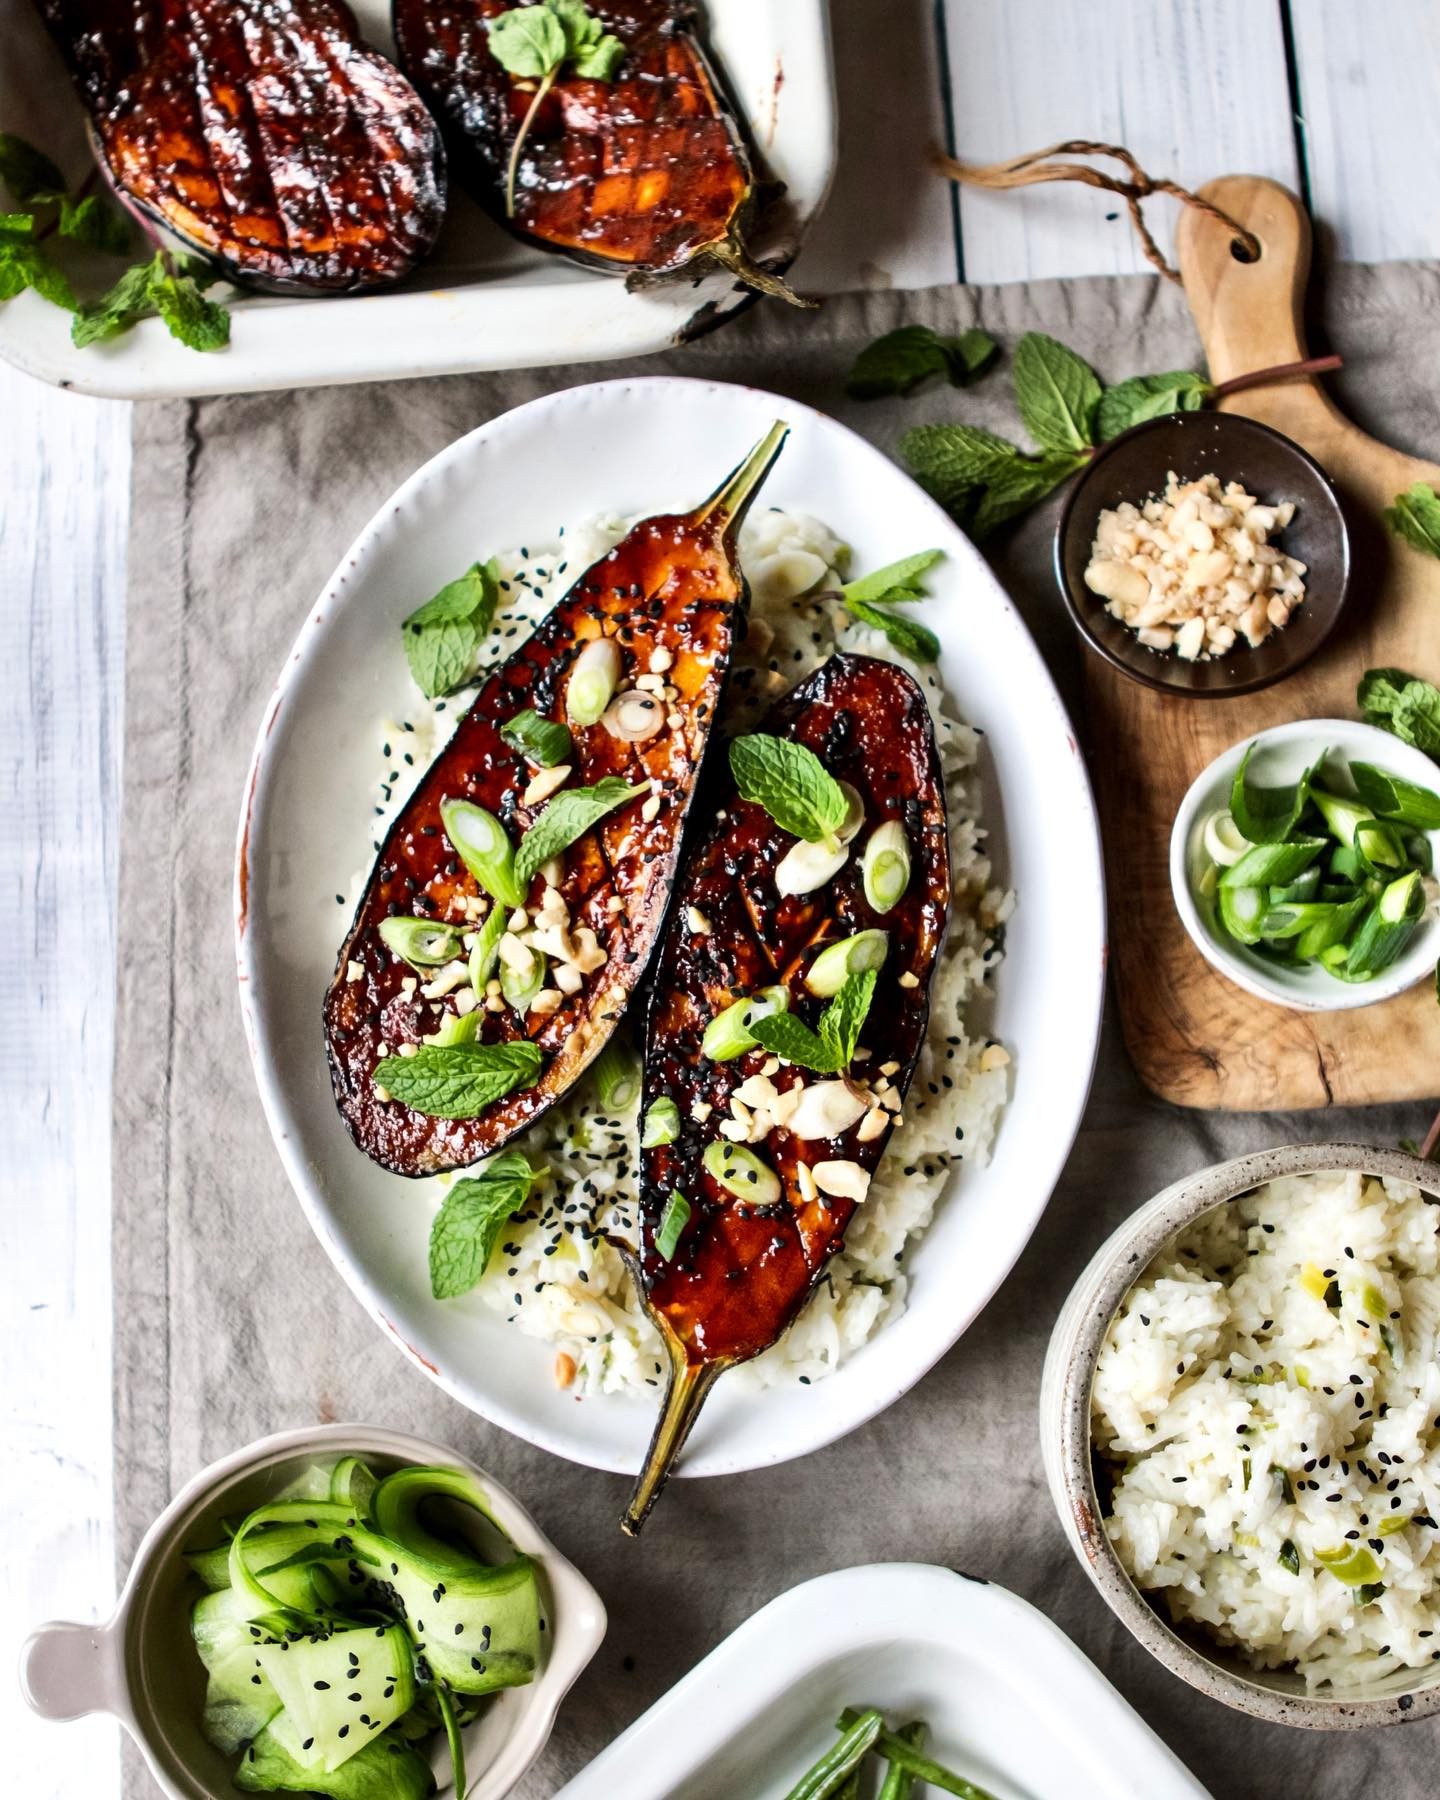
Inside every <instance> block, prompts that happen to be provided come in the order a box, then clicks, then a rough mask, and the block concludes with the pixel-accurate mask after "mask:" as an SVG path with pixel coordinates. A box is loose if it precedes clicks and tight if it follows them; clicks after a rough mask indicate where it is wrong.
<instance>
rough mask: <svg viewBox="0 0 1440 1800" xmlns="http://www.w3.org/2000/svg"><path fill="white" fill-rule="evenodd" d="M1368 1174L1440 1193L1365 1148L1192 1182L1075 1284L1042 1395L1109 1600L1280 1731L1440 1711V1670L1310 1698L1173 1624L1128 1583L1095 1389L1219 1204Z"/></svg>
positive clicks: (1288, 1677)
mask: <svg viewBox="0 0 1440 1800" xmlns="http://www.w3.org/2000/svg"><path fill="white" fill-rule="evenodd" d="M1332 1169H1360V1170H1363V1171H1364V1172H1365V1173H1366V1174H1369V1175H1390V1176H1395V1177H1398V1178H1399V1179H1401V1180H1404V1181H1413V1182H1415V1183H1416V1184H1417V1185H1418V1186H1420V1187H1422V1188H1424V1189H1425V1190H1426V1191H1427V1192H1428V1193H1433V1194H1436V1195H1440V1168H1437V1167H1436V1165H1435V1164H1434V1163H1422V1162H1420V1161H1419V1160H1418V1159H1417V1158H1416V1157H1413V1156H1404V1155H1402V1154H1401V1153H1400V1152H1398V1151H1394V1150H1371V1149H1367V1148H1366V1147H1365V1146H1364V1145H1363V1144H1286V1145H1284V1146H1283V1147H1281V1148H1280V1149H1278V1150H1262V1151H1259V1152H1257V1153H1256V1154H1255V1155H1252V1156H1240V1157H1236V1158H1235V1159H1234V1160H1233V1161H1231V1162H1223V1163H1216V1164H1214V1165H1213V1166H1212V1167H1210V1168H1208V1169H1201V1170H1200V1171H1199V1172H1198V1173H1197V1174H1194V1175H1187V1176H1185V1177H1184V1178H1183V1179H1182V1180H1180V1181H1177V1182H1174V1183H1172V1185H1171V1186H1170V1187H1168V1188H1166V1189H1164V1191H1163V1192H1162V1193H1159V1194H1157V1195H1156V1196H1155V1197H1154V1199H1153V1200H1150V1201H1148V1202H1147V1203H1146V1204H1145V1205H1144V1206H1142V1207H1141V1208H1140V1210H1139V1211H1138V1212H1137V1213H1134V1214H1132V1215H1131V1217H1130V1218H1128V1219H1127V1220H1126V1221H1125V1223H1124V1224H1123V1225H1121V1226H1120V1227H1119V1229H1118V1230H1116V1231H1115V1232H1114V1233H1112V1235H1111V1236H1110V1237H1109V1238H1108V1239H1107V1240H1106V1242H1105V1243H1104V1244H1102V1245H1101V1247H1100V1248H1099V1250H1097V1251H1096V1252H1095V1255H1094V1256H1093V1257H1092V1258H1091V1260H1090V1265H1089V1267H1088V1268H1087V1269H1086V1270H1085V1273H1084V1274H1083V1275H1082V1276H1081V1277H1080V1279H1079V1280H1078V1281H1077V1282H1076V1283H1075V1286H1074V1287H1073V1288H1072V1289H1071V1291H1070V1297H1069V1298H1068V1299H1067V1301H1066V1302H1065V1305H1064V1307H1063V1309H1062V1310H1061V1313H1060V1317H1059V1319H1058V1320H1057V1321H1056V1324H1055V1330H1054V1332H1053V1333H1052V1335H1051V1338H1050V1349H1049V1352H1048V1353H1047V1355H1046V1358H1045V1372H1044V1376H1043V1378H1042V1381H1041V1388H1040V1440H1041V1447H1042V1450H1043V1452H1044V1458H1045V1473H1046V1477H1047V1478H1048V1480H1049V1483H1050V1494H1051V1498H1052V1499H1053V1500H1054V1502H1055V1508H1056V1511H1057V1512H1058V1513H1059V1515H1060V1523H1061V1525H1062V1526H1063V1528H1064V1530H1065V1534H1066V1536H1067V1537H1068V1538H1069V1540H1070V1544H1071V1548H1072V1549H1073V1550H1074V1551H1075V1554H1076V1555H1077V1556H1078V1557H1079V1558H1080V1561H1081V1562H1082V1563H1083V1564H1084V1566H1085V1568H1086V1570H1087V1571H1088V1573H1089V1575H1090V1579H1091V1580H1092V1581H1093V1582H1094V1583H1095V1585H1096V1587H1097V1588H1098V1589H1099V1590H1100V1593H1101V1595H1102V1597H1103V1598H1104V1600H1105V1603H1106V1604H1107V1605H1108V1606H1109V1607H1110V1608H1111V1610H1112V1611H1113V1612H1115V1613H1116V1614H1117V1615H1118V1617H1119V1618H1120V1619H1121V1620H1122V1621H1123V1622H1124V1624H1125V1625H1126V1626H1128V1628H1129V1629H1130V1631H1131V1632H1133V1634H1134V1635H1135V1637H1136V1638H1138V1639H1139V1641H1140V1642H1141V1643H1142V1644H1143V1645H1144V1646H1145V1648H1146V1649H1147V1650H1148V1651H1149V1652H1150V1653H1151V1655H1152V1656H1156V1657H1158V1658H1159V1659H1160V1661H1161V1662H1162V1663H1164V1664H1165V1666H1166V1668H1168V1669H1169V1670H1171V1672H1172V1673H1173V1674H1176V1675H1178V1676H1180V1677H1181V1679H1182V1680H1184V1681H1188V1682H1189V1683H1190V1684H1191V1686H1192V1687H1197V1688H1199V1689H1200V1691H1201V1692H1202V1693H1204V1694H1208V1695H1209V1696H1210V1697H1211V1699H1214V1700H1221V1701H1223V1702H1224V1703H1225V1705H1227V1706H1233V1707H1236V1708H1237V1709H1238V1710H1239V1711H1241V1712H1246V1713H1250V1714H1252V1715H1253V1716H1254V1717H1255V1718H1257V1719H1266V1720H1269V1721H1270V1722H1271V1723H1273V1724H1276V1725H1305V1726H1310V1727H1312V1728H1314V1729H1317V1730H1321V1731H1354V1730H1360V1729H1363V1728H1365V1727H1367V1726H1371V1725H1395V1724H1400V1723H1402V1722H1403V1721H1406V1720H1411V1719H1423V1718H1427V1717H1429V1716H1430V1715H1432V1714H1434V1713H1440V1663H1436V1664H1435V1665H1434V1666H1433V1668H1432V1669H1431V1670H1429V1671H1418V1670H1403V1671H1400V1672H1398V1673H1396V1674H1394V1675H1391V1676H1387V1677H1385V1678H1384V1679H1383V1680H1380V1681H1377V1682H1374V1683H1373V1684H1370V1685H1367V1686H1364V1687H1359V1686H1357V1687H1355V1688H1351V1689H1346V1690H1344V1691H1343V1692H1341V1693H1337V1694H1334V1695H1330V1694H1310V1693H1307V1692H1306V1691H1305V1685H1304V1682H1303V1681H1302V1680H1301V1678H1300V1677H1299V1676H1298V1675H1296V1674H1294V1673H1293V1672H1291V1671H1289V1670H1284V1669H1273V1670H1272V1669H1254V1668H1251V1667H1250V1665H1249V1664H1248V1663H1246V1662H1244V1661H1243V1660H1242V1659H1241V1658H1239V1657H1238V1656H1235V1655H1233V1654H1232V1653H1230V1652H1228V1651H1226V1650H1225V1649H1223V1648H1222V1647H1221V1646H1220V1645H1218V1644H1215V1643H1213V1642H1212V1641H1211V1640H1210V1639H1209V1638H1207V1637H1204V1636H1202V1635H1200V1634H1199V1633H1198V1632H1197V1633H1195V1634H1193V1635H1192V1634H1189V1633H1184V1634H1182V1632H1181V1631H1178V1630H1176V1629H1175V1628H1174V1627H1172V1626H1171V1624H1170V1622H1169V1620H1168V1618H1167V1617H1166V1616H1165V1615H1164V1614H1163V1613H1162V1612H1161V1611H1160V1609H1159V1607H1158V1605H1156V1604H1152V1602H1151V1601H1150V1600H1149V1599H1148V1598H1147V1597H1146V1596H1145V1595H1144V1594H1142V1593H1141V1592H1140V1591H1139V1589H1138V1588H1137V1587H1136V1586H1135V1584H1134V1582H1132V1581H1131V1579H1130V1577H1129V1575H1127V1574H1126V1572H1125V1569H1124V1567H1123V1566H1122V1564H1121V1562H1120V1558H1119V1557H1118V1556H1117V1555H1116V1553H1115V1551H1114V1549H1113V1548H1112V1546H1111V1543H1110V1540H1109V1538H1108V1536H1107V1535H1106V1532H1105V1527H1104V1524H1103V1522H1102V1517H1101V1506H1100V1503H1099V1501H1098V1500H1097V1498H1096V1492H1095V1475H1094V1469H1093V1465H1092V1457H1091V1448H1090V1388H1091V1383H1092V1381H1093V1379H1094V1373H1095V1362H1096V1359H1097V1357H1098V1356H1099V1353H1100V1345H1101V1343H1102V1342H1103V1340H1104V1337H1105V1332H1106V1330H1107V1328H1108V1327H1109V1324H1110V1321H1111V1319H1112V1318H1113V1317H1114V1315H1115V1311H1116V1309H1117V1307H1118V1306H1119V1305H1120V1303H1121V1301H1122V1300H1123V1299H1124V1298H1125V1295H1126V1294H1127V1293H1128V1292H1129V1290H1130V1288H1131V1287H1132V1286H1133V1284H1134V1283H1135V1282H1136V1281H1137V1280H1138V1279H1139V1277H1140V1275H1141V1274H1142V1273H1143V1272H1144V1270H1145V1268H1146V1266H1147V1265H1148V1264H1149V1262H1150V1260H1151V1258H1152V1257H1153V1256H1154V1255H1155V1254H1156V1253H1157V1251H1159V1250H1160V1248H1161V1246H1162V1245H1163V1244H1164V1243H1165V1242H1166V1240H1167V1239H1169V1238H1170V1237H1172V1236H1173V1235H1174V1234H1175V1233H1176V1232H1177V1231H1180V1230H1182V1229H1183V1228H1184V1227H1185V1226H1187V1225H1189V1224H1190V1223H1191V1222H1192V1220H1194V1219H1197V1218H1198V1217H1199V1216H1200V1214H1201V1213H1203V1212H1206V1211H1208V1210H1209V1208H1210V1207H1212V1206H1219V1205H1222V1204H1223V1203H1224V1202H1225V1201H1227V1200H1233V1199H1235V1198H1236V1197H1237V1196H1238V1195H1240V1194H1244V1193H1248V1192H1249V1190H1250V1189H1251V1188H1255V1187H1259V1186H1260V1185H1261V1184H1262V1183H1264V1182H1266V1181H1270V1180H1272V1179H1274V1178H1275V1177H1276V1176H1285V1175H1309V1174H1317V1173H1320V1172H1323V1171H1326V1170H1332Z"/></svg>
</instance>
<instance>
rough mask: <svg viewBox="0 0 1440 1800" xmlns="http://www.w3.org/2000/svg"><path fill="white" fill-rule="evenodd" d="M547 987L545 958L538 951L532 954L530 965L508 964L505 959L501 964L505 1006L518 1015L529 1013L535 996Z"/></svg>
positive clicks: (501, 982)
mask: <svg viewBox="0 0 1440 1800" xmlns="http://www.w3.org/2000/svg"><path fill="white" fill-rule="evenodd" d="M544 985H545V958H544V957H543V956H541V955H539V954H537V952H536V951H534V950H532V951H531V952H530V960H529V962H528V963H521V964H520V965H519V966H518V967H517V965H516V964H515V963H508V962H506V961H505V960H504V959H503V958H502V959H501V962H500V992H501V993H502V994H503V995H504V997H505V1004H506V1005H507V1006H510V1007H513V1008H514V1010H515V1011H516V1012H517V1013H528V1012H529V1010H530V1006H531V1003H532V1001H533V1000H534V998H535V996H536V995H537V994H538V993H539V992H540V990H541V988H543V987H544Z"/></svg>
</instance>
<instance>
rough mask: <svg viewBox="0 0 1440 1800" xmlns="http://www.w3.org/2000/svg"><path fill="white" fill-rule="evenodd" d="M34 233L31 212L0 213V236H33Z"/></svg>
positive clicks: (33, 217)
mask: <svg viewBox="0 0 1440 1800" xmlns="http://www.w3.org/2000/svg"><path fill="white" fill-rule="evenodd" d="M34 235H35V215H34V214H33V213H23V212H14V213H0V238H7V237H10V238H33V237H34Z"/></svg>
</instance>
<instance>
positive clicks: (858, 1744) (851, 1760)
mask: <svg viewBox="0 0 1440 1800" xmlns="http://www.w3.org/2000/svg"><path fill="white" fill-rule="evenodd" d="M884 1723H885V1721H884V1720H883V1719H882V1718H881V1717H880V1714H879V1713H878V1712H876V1711H875V1709H874V1708H873V1707H871V1709H870V1711H869V1712H863V1713H857V1712H853V1711H852V1712H849V1713H847V1714H846V1716H845V1718H844V1720H843V1721H842V1723H841V1725H840V1727H839V1730H840V1733H841V1735H840V1736H839V1737H838V1738H837V1739H836V1740H835V1742H834V1743H833V1744H832V1745H831V1746H830V1748H829V1749H828V1750H827V1751H826V1752H825V1754H824V1755H823V1756H822V1757H821V1758H820V1759H819V1760H818V1762H814V1763H812V1764H811V1765H810V1767H809V1768H808V1769H807V1770H806V1771H805V1773H804V1774H803V1775H802V1776H801V1777H800V1779H799V1780H798V1781H797V1782H796V1783H795V1785H794V1787H792V1788H791V1790H790V1792H789V1793H788V1794H787V1795H786V1796H785V1800H827V1797H828V1796H832V1795H834V1794H835V1793H836V1791H837V1790H838V1789H839V1788H840V1787H842V1786H843V1784H844V1782H845V1780H846V1778H847V1777H848V1776H849V1775H850V1774H851V1772H852V1771H853V1770H856V1769H858V1768H859V1767H860V1765H861V1763H862V1762H864V1760H865V1758H866V1757H867V1756H868V1755H869V1754H870V1750H871V1747H872V1746H873V1745H874V1743H875V1740H876V1738H878V1737H879V1736H880V1731H881V1727H882V1726H883V1725H884Z"/></svg>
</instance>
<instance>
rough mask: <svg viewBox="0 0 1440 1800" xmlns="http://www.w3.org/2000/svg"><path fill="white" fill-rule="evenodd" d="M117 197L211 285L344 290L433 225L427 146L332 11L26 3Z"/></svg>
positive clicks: (372, 274) (317, 7) (438, 193)
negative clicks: (176, 246) (54, 50)
mask: <svg viewBox="0 0 1440 1800" xmlns="http://www.w3.org/2000/svg"><path fill="white" fill-rule="evenodd" d="M36 4H37V5H38V7H39V10H40V12H41V14H42V16H43V17H44V19H45V22H46V24H47V25H48V26H49V29H50V33H51V36H52V37H53V38H54V39H55V41H56V43H57V44H58V45H59V47H60V50H61V53H62V55H63V56H64V57H65V59H66V61H67V63H68V64H69V66H70V70H71V74H72V77H73V79H74V82H75V86H76V88H77V90H78V91H79V94H80V97H81V99H82V100H83V101H84V103H85V106H86V108H87V110H88V112H89V115H90V121H91V137H92V141H93V143H94V145H95V149H96V154H97V156H98V157H99V159H100V162H101V165H102V167H103V168H104V170H105V173H106V175H107V176H108V178H109V179H110V181H111V183H112V184H113V185H114V187H115V189H116V191H117V193H118V194H119V195H120V197H121V198H122V199H123V200H124V201H125V203H126V204H127V205H128V206H129V207H131V209H132V210H134V211H135V212H137V213H139V214H140V215H141V216H142V217H144V218H148V219H149V220H151V221H153V223H154V224H156V225H158V226H160V227H161V228H162V229H163V230H164V231H166V232H168V233H170V234H171V235H172V236H173V237H175V238H176V239H178V240H179V241H180V242H181V243H183V244H184V246H185V247H186V248H187V249H188V250H189V251H191V252H192V253H193V254H195V255H197V256H199V257H202V258H203V259H204V260H205V261H207V262H208V263H210V265H211V266H212V267H213V268H214V269H215V270H216V271H217V272H218V273H220V274H223V275H224V276H225V277H226V278H227V279H229V280H232V281H234V282H237V283H239V284H241V285H244V286H250V287H254V288H258V289H262V290H264V291H268V292H275V293H317V292H335V293H345V292H353V291H356V290H358V289H363V288H372V287H379V286H383V285H385V284H387V283H390V282H393V281H397V280H399V279H400V278H401V277H402V276H404V275H406V274H408V273H409V272H410V271H411V270H412V269H413V268H414V267H415V266H416V264H417V263H418V262H419V261H420V259H421V258H422V257H423V256H424V255H425V254H426V253H427V252H428V251H429V249H430V248H431V246H432V245H433V243H434V241H435V238H436V236H437V234H438V233H439V230H440V226H441V223H442V221H443V218H444V212H445V174H444V154H443V150H442V147H441V143H440V134H439V130H438V128H437V126H436V124H435V122H434V120H433V119H432V117H431V116H430V114H429V112H428V111H427V110H426V108H425V105H424V103H423V102H422V101H421V99H420V96H419V95H418V94H417V93H416V91H415V89H414V88H413V87H412V86H411V84H410V82H409V81H408V80H406V78H405V77H404V76H403V75H402V74H401V73H400V71H399V69H397V68H396V67H395V66H394V64H393V63H390V62H387V61H386V59H385V58H384V57H382V56H380V55H379V54H378V53H377V52H375V51H374V50H372V49H370V48H369V47H368V46H367V45H366V44H364V43H362V42H361V40H360V34H359V29H358V27H357V25H356V22H355V18H354V15H353V14H352V13H351V11H350V9H349V8H348V6H346V5H345V4H344V3H343V0H36Z"/></svg>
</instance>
